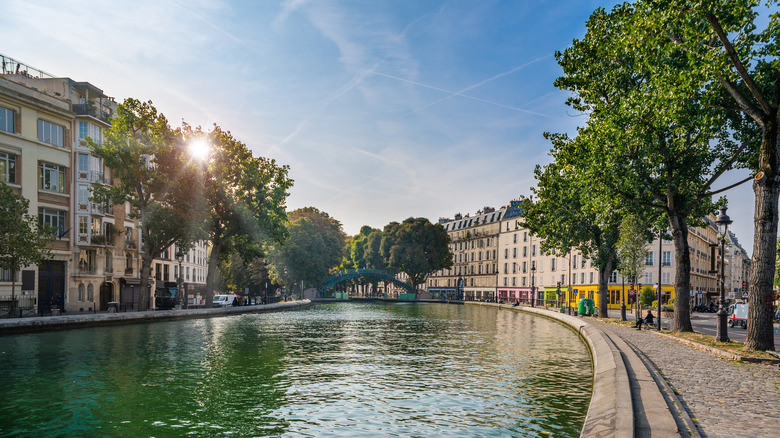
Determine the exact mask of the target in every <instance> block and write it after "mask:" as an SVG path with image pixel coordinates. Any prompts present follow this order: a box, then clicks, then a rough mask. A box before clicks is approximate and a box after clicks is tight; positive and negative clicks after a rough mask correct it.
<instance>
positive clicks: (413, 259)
mask: <svg viewBox="0 0 780 438" xmlns="http://www.w3.org/2000/svg"><path fill="white" fill-rule="evenodd" d="M373 234H374V233H372V235H373ZM374 239H376V238H374ZM449 243H450V237H449V236H448V235H447V232H446V231H445V230H444V227H442V226H441V224H432V223H431V222H430V221H429V220H428V219H425V218H409V219H406V220H405V221H403V222H402V223H400V224H399V223H398V222H391V223H389V224H387V225H386V226H385V229H384V231H383V233H382V240H381V244H380V251H381V253H382V258H383V259H384V262H385V265H386V266H387V267H388V268H390V269H391V270H394V271H396V272H404V273H406V275H407V276H408V277H409V281H410V282H411V285H412V287H413V288H414V289H416V288H417V285H419V284H422V283H423V282H424V281H425V279H426V278H427V277H428V275H429V274H431V273H432V272H436V271H438V270H440V269H447V268H450V267H452V258H453V255H452V252H451V251H450V247H449Z"/></svg>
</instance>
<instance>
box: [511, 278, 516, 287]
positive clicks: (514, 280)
mask: <svg viewBox="0 0 780 438" xmlns="http://www.w3.org/2000/svg"><path fill="white" fill-rule="evenodd" d="M512 286H517V277H512Z"/></svg>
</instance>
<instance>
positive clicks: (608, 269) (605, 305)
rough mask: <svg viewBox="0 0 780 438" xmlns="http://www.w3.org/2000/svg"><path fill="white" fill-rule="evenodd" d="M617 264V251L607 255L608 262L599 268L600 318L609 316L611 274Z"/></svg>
mask: <svg viewBox="0 0 780 438" xmlns="http://www.w3.org/2000/svg"><path fill="white" fill-rule="evenodd" d="M614 264H615V251H611V252H610V253H609V255H608V256H607V263H605V264H604V265H603V266H602V267H600V268H599V318H609V276H610V275H611V274H612V267H613V266H614Z"/></svg>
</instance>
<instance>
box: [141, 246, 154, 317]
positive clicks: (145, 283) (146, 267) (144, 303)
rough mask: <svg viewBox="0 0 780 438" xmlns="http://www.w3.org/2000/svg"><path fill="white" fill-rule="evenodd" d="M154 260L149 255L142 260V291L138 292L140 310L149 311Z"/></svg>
mask: <svg viewBox="0 0 780 438" xmlns="http://www.w3.org/2000/svg"><path fill="white" fill-rule="evenodd" d="M152 260H154V256H152V255H151V254H149V253H144V256H143V257H142V258H141V290H140V292H138V310H139V311H143V310H149V294H148V293H147V292H148V291H149V286H150V281H151V278H149V273H150V272H151V267H152Z"/></svg>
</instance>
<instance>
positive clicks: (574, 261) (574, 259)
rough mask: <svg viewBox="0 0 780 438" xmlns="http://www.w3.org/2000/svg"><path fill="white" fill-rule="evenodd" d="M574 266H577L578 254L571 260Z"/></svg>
mask: <svg viewBox="0 0 780 438" xmlns="http://www.w3.org/2000/svg"><path fill="white" fill-rule="evenodd" d="M571 264H572V266H574V267H575V268H576V267H577V256H576V255H575V256H574V258H573V259H572V262H571Z"/></svg>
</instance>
